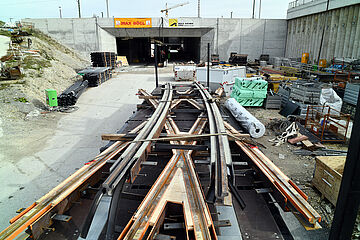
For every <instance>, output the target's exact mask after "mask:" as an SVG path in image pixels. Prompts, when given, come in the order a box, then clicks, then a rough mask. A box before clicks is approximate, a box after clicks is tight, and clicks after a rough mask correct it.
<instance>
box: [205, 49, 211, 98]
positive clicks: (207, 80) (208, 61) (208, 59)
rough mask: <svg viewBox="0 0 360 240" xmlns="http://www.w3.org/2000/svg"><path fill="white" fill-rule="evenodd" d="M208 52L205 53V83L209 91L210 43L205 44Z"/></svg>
mask: <svg viewBox="0 0 360 240" xmlns="http://www.w3.org/2000/svg"><path fill="white" fill-rule="evenodd" d="M207 49H208V54H207V72H206V73H207V76H206V85H207V87H208V90H209V91H210V43H208V45H207Z"/></svg>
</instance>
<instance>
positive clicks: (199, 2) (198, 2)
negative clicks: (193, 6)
mask: <svg viewBox="0 0 360 240" xmlns="http://www.w3.org/2000/svg"><path fill="white" fill-rule="evenodd" d="M198 18H200V0H198Z"/></svg>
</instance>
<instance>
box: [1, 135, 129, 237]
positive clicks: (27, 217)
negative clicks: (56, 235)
mask: <svg viewBox="0 0 360 240" xmlns="http://www.w3.org/2000/svg"><path fill="white" fill-rule="evenodd" d="M127 145H128V144H127V142H121V141H117V142H115V143H114V144H113V145H112V146H110V147H109V148H108V149H106V150H105V151H104V152H102V153H101V154H99V155H98V156H97V157H95V158H94V159H93V160H91V161H90V162H89V164H86V165H84V166H83V167H82V168H80V169H79V170H77V171H76V172H75V173H74V174H72V175H71V176H70V177H68V178H67V179H65V180H64V181H63V182H62V183H60V184H59V185H58V186H57V187H55V188H53V189H52V190H51V191H50V192H49V193H47V194H46V195H44V196H43V197H41V198H40V199H39V200H37V201H36V202H35V203H34V204H32V205H31V206H30V207H29V208H27V209H26V211H24V212H22V213H20V214H19V215H17V216H16V217H15V218H13V219H12V220H10V222H11V223H12V224H11V225H10V226H9V227H7V228H6V229H5V230H3V231H2V232H1V233H0V240H5V239H6V240H11V239H14V238H15V237H16V236H18V235H19V234H21V233H22V232H23V231H24V230H26V229H27V228H28V227H29V226H31V225H32V224H33V223H35V222H36V221H37V220H39V219H40V218H41V217H42V216H44V215H45V214H46V213H48V212H50V211H51V210H52V209H54V208H55V207H56V206H57V205H58V204H59V203H60V202H62V201H63V200H64V199H65V198H66V197H67V196H69V195H70V194H71V193H72V192H73V191H75V190H76V189H77V188H78V187H80V186H81V185H82V184H83V183H84V182H86V180H88V179H89V178H90V177H91V176H92V175H93V174H94V173H96V172H97V171H98V170H99V169H101V168H102V167H103V166H104V165H105V164H106V162H107V160H109V159H111V158H112V157H113V156H115V155H116V154H118V153H119V152H120V151H122V150H123V149H124V148H125V147H126V146H127ZM49 225H50V223H49Z"/></svg>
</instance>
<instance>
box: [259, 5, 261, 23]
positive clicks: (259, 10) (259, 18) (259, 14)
mask: <svg viewBox="0 0 360 240" xmlns="http://www.w3.org/2000/svg"><path fill="white" fill-rule="evenodd" d="M260 15H261V0H259V19H260Z"/></svg>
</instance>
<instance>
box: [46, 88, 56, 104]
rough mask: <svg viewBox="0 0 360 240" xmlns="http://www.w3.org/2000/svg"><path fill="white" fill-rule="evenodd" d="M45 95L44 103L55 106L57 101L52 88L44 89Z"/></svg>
mask: <svg viewBox="0 0 360 240" xmlns="http://www.w3.org/2000/svg"><path fill="white" fill-rule="evenodd" d="M45 95H46V104H47V105H49V106H50V107H57V106H58V101H57V93H56V90H54V89H45Z"/></svg>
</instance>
